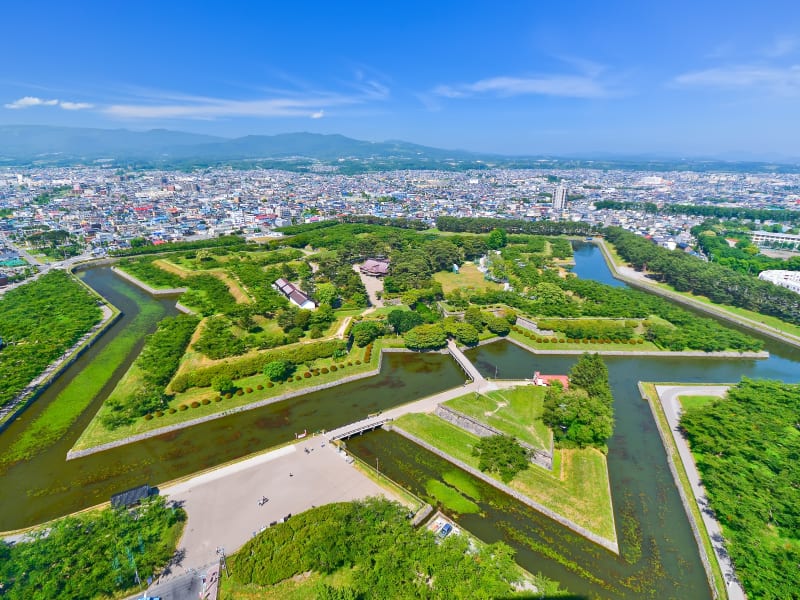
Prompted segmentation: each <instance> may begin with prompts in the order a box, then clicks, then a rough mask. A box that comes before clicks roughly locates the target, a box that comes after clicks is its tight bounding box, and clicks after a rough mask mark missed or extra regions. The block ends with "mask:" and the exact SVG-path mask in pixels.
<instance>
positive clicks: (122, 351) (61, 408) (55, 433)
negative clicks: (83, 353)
mask: <svg viewBox="0 0 800 600" xmlns="http://www.w3.org/2000/svg"><path fill="white" fill-rule="evenodd" d="M121 291H122V293H126V290H125V288H121ZM161 315H162V310H161V306H160V305H159V304H157V303H155V302H147V303H143V304H142V305H141V312H140V313H139V314H138V315H137V316H136V317H135V318H134V320H133V321H132V322H131V323H130V324H129V325H128V326H127V327H126V328H125V329H124V330H123V331H121V332H120V333H119V334H117V336H116V337H115V338H114V339H113V340H112V341H111V342H109V344H108V345H107V346H105V347H104V348H103V349H102V350H101V351H100V352H99V353H98V354H97V356H96V357H95V358H94V359H93V360H92V361H91V362H90V363H89V364H88V365H87V366H86V367H85V368H84V369H82V370H81V372H80V373H78V374H77V375H76V376H75V377H74V378H73V379H72V381H70V383H69V384H68V385H67V386H66V387H65V388H64V389H63V390H61V392H60V393H59V394H58V396H57V397H56V398H55V400H53V401H52V402H51V403H50V404H49V405H48V406H47V408H45V409H44V411H42V413H41V414H40V415H39V416H38V417H37V418H36V419H35V420H34V421H33V422H32V423H31V424H30V426H29V427H27V428H26V429H25V430H24V431H23V432H22V434H21V435H20V437H19V438H18V439H17V440H16V441H15V442H14V443H13V444H12V445H11V446H10V447H9V449H8V451H7V452H6V453H5V454H4V455H3V457H2V459H0V463H3V464H10V463H13V462H17V461H19V460H25V459H28V458H30V457H31V456H34V455H35V454H36V453H38V452H40V451H41V450H43V449H44V448H47V447H48V446H50V445H51V444H53V443H54V442H56V441H57V440H58V439H59V438H61V436H63V435H64V433H66V432H67V430H68V429H69V428H70V426H72V424H73V423H74V422H75V421H76V420H77V419H78V417H79V416H80V415H81V413H82V412H83V411H84V410H86V408H87V407H88V406H89V405H90V404H91V403H92V401H93V400H94V399H95V397H96V396H97V394H98V393H100V390H102V388H103V386H105V385H106V384H107V383H108V381H109V379H111V377H112V375H113V374H114V372H115V371H116V370H117V369H118V368H119V367H120V366H121V365H122V364H123V363H124V362H125V359H126V358H127V356H128V355H129V354H130V352H131V351H132V350H133V348H134V346H135V345H136V343H137V341H138V340H139V339H140V338H141V335H142V333H143V332H144V331H147V330H148V329H151V328H152V327H153V326H154V325H155V324H156V322H157V321H158V319H159V318H160V317H161Z"/></svg>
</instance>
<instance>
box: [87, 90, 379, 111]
mask: <svg viewBox="0 0 800 600" xmlns="http://www.w3.org/2000/svg"><path fill="white" fill-rule="evenodd" d="M388 96H389V89H388V88H387V87H386V86H384V85H383V84H380V83H378V82H377V81H366V82H360V83H359V84H358V85H357V86H354V87H353V90H352V91H351V92H349V93H334V92H316V91H304V92H302V93H298V92H286V91H274V92H273V93H272V94H271V95H270V97H266V98H260V99H255V100H236V99H230V98H214V97H205V96H188V95H181V94H167V95H159V94H157V93H156V94H152V95H151V96H150V97H145V98H144V99H143V100H144V101H140V102H135V103H134V102H130V103H120V104H112V105H110V106H107V107H106V108H104V109H103V110H104V112H105V113H107V114H108V115H111V116H113V117H119V118H125V119H217V118H225V117H265V118H268V117H310V118H313V119H319V118H322V117H323V116H324V115H325V114H326V113H325V111H326V110H329V109H331V108H337V107H345V106H354V105H359V104H365V103H367V102H371V101H378V100H383V99H386V98H387V97H388Z"/></svg>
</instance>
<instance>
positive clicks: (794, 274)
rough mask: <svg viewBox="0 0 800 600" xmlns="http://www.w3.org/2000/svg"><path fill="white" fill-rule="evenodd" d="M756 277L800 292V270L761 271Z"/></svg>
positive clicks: (797, 292)
mask: <svg viewBox="0 0 800 600" xmlns="http://www.w3.org/2000/svg"><path fill="white" fill-rule="evenodd" d="M795 237H798V236H795ZM758 278H759V279H761V280H763V281H769V282H770V283H774V284H775V285H779V286H781V287H785V288H786V289H788V290H792V291H793V292H795V293H796V294H800V272H798V271H779V270H774V271H761V273H759V274H758Z"/></svg>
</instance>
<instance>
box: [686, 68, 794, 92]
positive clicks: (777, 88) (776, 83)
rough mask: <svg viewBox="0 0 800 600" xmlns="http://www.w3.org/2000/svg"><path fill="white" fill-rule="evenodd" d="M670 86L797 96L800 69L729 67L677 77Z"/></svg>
mask: <svg viewBox="0 0 800 600" xmlns="http://www.w3.org/2000/svg"><path fill="white" fill-rule="evenodd" d="M673 83H674V84H675V85H677V86H682V87H704V88H712V89H728V90H749V89H753V90H757V91H762V92H768V93H771V94H774V95H781V96H797V95H800V65H789V66H775V65H759V64H748V65H730V66H724V67H714V68H711V69H704V70H701V71H692V72H689V73H683V74H682V75H678V76H677V77H676V78H675V79H674V81H673Z"/></svg>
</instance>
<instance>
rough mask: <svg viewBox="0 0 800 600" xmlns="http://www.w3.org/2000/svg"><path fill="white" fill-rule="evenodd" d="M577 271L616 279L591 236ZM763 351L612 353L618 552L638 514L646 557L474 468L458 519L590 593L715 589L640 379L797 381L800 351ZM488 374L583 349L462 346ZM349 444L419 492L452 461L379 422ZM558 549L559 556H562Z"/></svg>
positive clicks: (565, 363)
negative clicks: (728, 355) (566, 522)
mask: <svg viewBox="0 0 800 600" xmlns="http://www.w3.org/2000/svg"><path fill="white" fill-rule="evenodd" d="M576 262H577V267H579V268H576V271H577V272H578V273H580V276H582V277H584V278H592V279H596V280H598V281H601V282H603V283H608V282H609V280H610V281H612V282H614V283H616V284H617V285H622V284H620V282H618V281H617V280H614V279H613V278H612V277H611V274H610V273H609V271H608V269H607V266H606V265H605V263H604V261H603V257H602V255H601V254H600V251H599V250H598V249H597V248H596V247H594V245H580V246H579V247H578V248H576ZM765 342H766V348H767V349H768V350H769V351H770V353H771V356H770V358H769V359H766V360H741V359H710V358H687V357H680V358H666V357H665V358H657V357H653V358H647V357H633V356H631V357H606V358H605V362H606V364H607V365H608V368H609V378H610V383H611V387H612V391H613V394H614V408H615V417H616V425H615V432H614V436H613V437H612V439H611V440H610V441H609V444H608V446H609V455H608V469H609V477H610V483H611V488H612V495H613V503H614V514H615V521H616V525H617V532H618V533H617V535H618V537H619V543H620V549H621V551H622V555H623V556H625V555H626V554H627V556H628V557H629V558H630V556H631V554H630V547H631V545H632V544H636V542H635V541H634V540H633V539H632V538H631V536H630V535H626V534H625V532H623V527H622V524H623V523H629V524H630V523H634V522H635V523H638V531H639V536H640V539H641V543H640V545H639V546H640V550H641V557H640V558H638V559H637V560H636V561H635V562H634V563H633V564H629V563H628V562H626V560H624V559H623V558H621V557H617V556H614V555H613V554H611V553H610V552H607V551H605V550H602V549H601V548H600V547H599V546H596V545H594V544H591V543H590V542H588V541H586V540H584V539H583V538H581V537H580V536H578V535H576V534H574V533H572V532H571V531H569V530H567V529H566V528H564V527H561V526H559V525H557V524H556V523H555V522H554V521H552V520H550V519H548V518H546V517H544V516H542V515H541V514H539V513H537V512H536V511H533V510H531V509H528V508H527V507H525V506H523V505H521V504H520V503H518V502H516V501H514V500H513V499H512V498H510V497H508V496H506V495H505V494H502V493H500V492H498V491H496V490H494V489H493V488H490V486H487V485H486V484H484V483H482V482H481V481H480V480H477V479H475V478H473V482H474V484H475V485H476V486H478V488H479V489H480V490H481V495H482V498H481V499H480V500H478V504H479V505H480V507H481V515H458V516H457V520H458V522H459V523H460V524H462V525H463V526H464V527H465V528H466V529H468V530H469V531H470V532H472V533H474V534H475V535H477V536H478V537H480V538H481V539H483V540H484V541H487V542H492V541H496V540H498V539H502V540H503V541H505V542H506V543H508V544H510V545H511V546H512V547H514V548H515V549H516V551H517V560H518V562H519V563H520V564H521V565H522V566H523V567H525V568H527V569H528V570H530V571H532V572H534V573H536V572H542V573H544V574H546V575H547V576H549V577H551V578H553V579H555V580H558V581H560V582H562V584H563V585H564V586H565V587H567V588H568V589H569V590H570V591H571V592H573V593H576V594H580V595H584V596H586V597H591V598H595V597H598V598H641V597H647V598H692V599H695V598H697V599H700V598H710V597H711V592H710V590H709V587H708V583H707V580H706V576H705V572H704V570H703V567H702V564H701V562H700V557H699V553H698V550H697V546H696V544H695V540H694V537H693V535H692V532H691V530H690V527H689V523H688V521H687V518H686V514H685V512H684V509H683V506H682V505H681V502H680V498H679V496H678V491H677V489H676V487H675V484H674V482H673V479H672V476H671V474H670V471H669V468H668V466H667V460H666V455H665V453H664V449H663V446H662V443H661V439H660V437H659V435H658V431H657V429H656V426H655V422H654V421H653V417H652V415H651V412H650V409H649V407H648V405H647V403H646V402H644V401H642V399H641V397H640V395H639V392H638V388H637V382H639V381H675V382H709V383H732V382H737V381H739V380H740V379H741V378H742V377H751V378H770V379H780V380H783V381H787V382H797V381H800V369H799V368H798V364H797V363H798V362H800V351H798V350H797V349H795V348H792V347H789V346H787V345H785V344H781V343H779V342H775V341H772V340H768V339H765ZM466 355H467V357H468V358H469V359H470V360H472V361H473V363H474V364H475V365H476V366H477V367H478V368H479V370H480V371H481V372H482V373H483V374H484V375H485V376H491V377H495V374H497V375H496V376H497V377H499V378H501V379H522V378H527V377H530V376H531V375H532V373H533V372H534V371H540V372H542V373H551V374H560V373H567V372H568V371H569V369H570V368H571V367H572V365H573V364H574V362H575V361H576V359H577V357H575V356H554V355H534V354H532V353H530V352H528V351H526V350H524V349H522V348H520V347H518V346H516V345H515V344H512V343H510V342H507V341H501V342H497V343H494V344H489V345H486V346H482V347H479V348H475V349H472V350H469V351H467V352H466ZM348 448H349V449H350V450H351V451H353V452H355V453H356V454H357V455H359V456H361V457H362V458H364V459H365V460H366V461H368V462H369V463H373V462H374V461H375V458H378V459H379V461H380V465H381V471H383V472H385V473H386V474H387V475H388V476H389V477H391V478H392V479H394V480H395V481H397V482H399V483H401V484H402V485H406V486H408V487H409V488H410V489H412V490H414V491H415V492H416V493H417V494H420V495H422V496H424V495H425V483H426V481H427V480H428V479H430V478H434V479H440V480H441V479H442V474H443V473H445V472H446V471H447V470H452V469H453V468H454V467H453V466H452V465H449V464H448V463H446V462H445V461H443V460H442V459H441V458H439V457H437V456H436V455H434V454H432V453H430V452H427V451H425V450H423V449H421V448H419V447H417V446H416V445H414V444H412V443H410V442H409V441H408V440H406V439H405V438H402V437H401V436H399V435H397V434H392V433H387V432H375V433H371V434H368V435H365V436H364V437H363V438H359V439H352V440H350V441H349V442H348ZM556 557H560V558H556Z"/></svg>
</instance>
